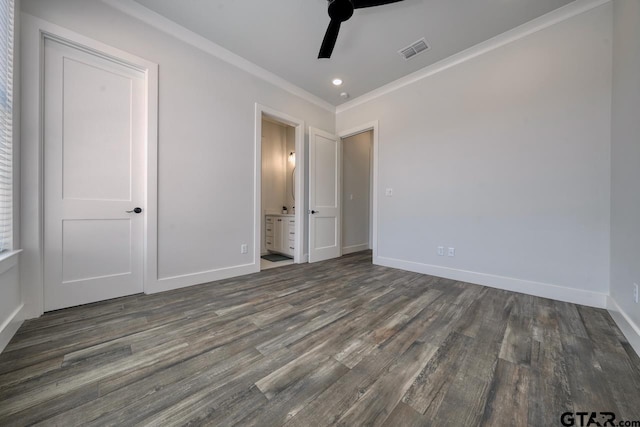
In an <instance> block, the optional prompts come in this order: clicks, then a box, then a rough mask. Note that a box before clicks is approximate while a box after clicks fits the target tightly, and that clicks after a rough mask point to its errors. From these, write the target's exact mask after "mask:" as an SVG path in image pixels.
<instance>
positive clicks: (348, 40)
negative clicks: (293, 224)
mask: <svg viewBox="0 0 640 427" xmlns="http://www.w3.org/2000/svg"><path fill="white" fill-rule="evenodd" d="M136 1H137V2H138V3H140V4H141V5H143V6H145V7H147V8H149V9H151V10H153V11H154V12H157V13H159V14H160V15H163V16H164V17H166V18H168V19H170V20H172V21H174V22H176V23H177V24H180V25H182V26H183V27H186V28H187V29H189V30H191V31H193V32H195V33H197V34H199V35H201V36H203V37H205V38H207V39H209V40H211V41H212V42H214V43H216V44H218V45H220V46H222V47H224V48H226V49H228V50H230V51H232V52H233V53H235V54H237V55H239V56H241V57H243V58H245V59H247V60H249V61H251V62H253V63H254V64H256V65H259V66H260V67H262V68H264V69H266V70H268V71H270V72H272V73H274V74H276V75H278V76H280V77H282V78H283V79H285V80H287V81H289V82H291V83H293V84H295V85H297V86H299V87H301V88H302V89H305V90H306V91H308V92H311V93H312V94H314V95H316V96H318V97H320V98H322V99H324V100H326V101H327V102H329V103H331V104H333V105H339V104H341V103H343V102H346V100H344V99H342V98H340V92H343V91H346V92H348V93H349V95H350V98H351V99H353V98H355V97H358V96H360V95H363V94H365V93H367V92H369V91H371V90H373V89H376V88H378V87H380V86H383V85H385V84H387V83H390V82H392V81H394V80H396V79H399V78H401V77H403V76H406V75H407V74H410V73H412V72H414V71H417V70H419V69H421V68H424V67H426V66H428V65H431V64H433V63H435V62H437V61H439V60H441V59H444V58H447V57H449V56H451V55H453V54H455V53H458V52H460V51H462V50H465V49H467V48H469V47H471V46H474V45H476V44H478V43H480V42H483V41H485V40H487V39H490V38H491V37H494V36H497V35H498V34H501V33H503V32H505V31H507V30H510V29H512V28H515V27H517V26H519V25H521V24H524V23H526V22H528V21H531V20H532V19H535V18H537V17H539V16H541V15H544V14H545V13H548V12H551V11H552V10H555V9H557V8H559V7H561V6H564V5H566V4H568V3H571V1H572V0H404V1H402V2H399V3H395V4H390V5H386V6H380V7H374V8H368V9H359V10H356V12H355V13H354V15H353V17H352V18H351V19H350V20H349V21H347V22H345V23H343V25H342V28H341V30H340V36H339V37H338V43H337V44H336V47H335V50H334V52H333V56H332V58H331V59H322V60H319V59H317V56H318V50H319V49H320V44H321V42H322V38H323V37H324V33H325V31H326V27H327V24H328V23H329V17H328V15H327V0H276V1H265V0H241V1H239V0H181V1H175V0H136ZM422 37H425V38H426V40H427V42H428V43H429V45H430V46H431V50H429V51H427V52H425V53H422V54H420V55H418V56H416V57H414V58H413V59H411V60H409V61H405V60H404V59H403V58H402V57H401V56H400V55H399V54H398V53H397V51H398V50H399V49H401V48H404V47H406V46H407V45H409V44H411V43H413V42H414V41H416V40H418V39H420V38H422ZM334 77H340V78H341V79H342V80H344V84H343V86H342V87H341V88H336V87H334V86H333V85H332V84H331V80H332V79H333V78H334Z"/></svg>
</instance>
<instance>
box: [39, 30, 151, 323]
mask: <svg viewBox="0 0 640 427" xmlns="http://www.w3.org/2000/svg"><path fill="white" fill-rule="evenodd" d="M44 56H45V59H44V64H45V65H44V131H43V139H44V166H45V168H44V169H45V171H44V178H45V180H44V181H45V183H44V199H45V200H44V291H45V295H44V303H45V304H44V308H45V311H49V310H55V309H59V308H64V307H71V306H75V305H79V304H86V303H90V302H95V301H100V300H105V299H110V298H115V297H120V296H124V295H130V294H135V293H139V292H142V291H143V243H144V242H143V239H144V215H143V214H136V213H133V212H131V213H127V212H126V211H130V210H133V209H134V208H136V207H140V208H142V209H144V208H145V206H144V204H143V203H144V197H145V194H144V177H145V173H146V170H145V163H144V162H145V144H146V125H147V123H146V109H147V105H146V104H147V103H146V80H145V79H146V77H145V74H144V73H143V72H142V71H140V70H136V69H134V68H132V67H129V66H127V65H125V64H124V63H119V62H117V61H116V60H112V59H110V58H108V57H106V56H100V55H98V54H93V53H91V52H89V51H85V50H81V49H78V48H75V47H72V46H70V45H66V44H63V43H60V42H57V41H54V40H50V39H45V55H44Z"/></svg>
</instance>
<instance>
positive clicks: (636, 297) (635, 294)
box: [633, 283, 640, 304]
mask: <svg viewBox="0 0 640 427" xmlns="http://www.w3.org/2000/svg"><path fill="white" fill-rule="evenodd" d="M639 297H640V295H638V284H637V283H634V284H633V300H634V301H635V303H636V304H638V298H639Z"/></svg>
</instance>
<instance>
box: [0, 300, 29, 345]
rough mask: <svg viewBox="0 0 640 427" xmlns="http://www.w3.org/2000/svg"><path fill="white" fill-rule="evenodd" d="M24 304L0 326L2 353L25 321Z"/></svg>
mask: <svg viewBox="0 0 640 427" xmlns="http://www.w3.org/2000/svg"><path fill="white" fill-rule="evenodd" d="M23 308H24V304H20V306H19V307H18V308H16V309H15V310H14V311H13V313H11V316H9V318H8V319H7V320H5V321H4V322H3V323H2V325H0V353H2V351H3V350H4V349H5V347H6V346H7V344H9V341H11V338H13V336H14V335H15V334H16V332H18V329H20V326H21V325H22V322H23V321H24V312H23Z"/></svg>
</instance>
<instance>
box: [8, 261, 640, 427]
mask: <svg viewBox="0 0 640 427" xmlns="http://www.w3.org/2000/svg"><path fill="white" fill-rule="evenodd" d="M577 411H586V412H592V411H607V412H614V413H615V414H616V416H617V419H618V420H640V358H638V356H637V355H636V354H635V353H634V352H633V350H632V349H631V347H630V346H629V344H628V342H627V341H626V339H625V338H624V336H623V335H622V333H621V332H620V330H619V329H618V328H617V327H616V325H615V324H614V322H613V320H612V319H611V317H610V316H609V314H608V313H607V312H606V311H605V310H599V309H594V308H589V307H583V306H577V305H574V304H567V303H562V302H557V301H552V300H547V299H543V298H535V297H532V296H527V295H522V294H516V293H513V292H506V291H501V290H496V289H491V288H486V287H482V286H476V285H471V284H466V283H460V282H454V281H451V280H445V279H439V278H435V277H431V276H426V275H421V274H415V273H409V272H405V271H400V270H394V269H389V268H384V267H379V266H373V265H371V254H370V253H369V252H364V253H358V254H352V255H349V256H345V257H343V258H340V259H337V260H332V261H327V262H323V263H318V264H306V265H294V266H288V267H283V268H279V269H273V270H269V271H265V272H262V273H259V274H254V275H250V276H244V277H241V278H235V279H231V280H225V281H220V282H216V283H210V284H207V285H201V286H196V287H191V288H187V289H182V290H176V291H171V292H166V293H162V294H156V295H150V296H145V295H136V296H132V297H126V298H120V299H116V300H111V301H106V302H102V303H96V304H91V305H87V306H82V307H76V308H71V309H67V310H61V311H57V312H52V313H47V314H45V315H44V316H43V317H41V318H40V319H35V320H30V321H28V322H26V323H25V324H24V325H23V326H22V327H21V328H20V330H19V331H18V333H17V334H16V336H15V337H14V339H13V340H12V341H11V343H10V344H9V345H8V347H7V348H6V350H5V351H4V352H3V353H2V354H1V355H0V425H2V426H13V425H16V426H22V425H33V424H35V425H43V426H65V427H68V426H76V425H83V426H84V425H87V426H104V425H114V426H115V425H117V426H122V425H127V426H128V425H158V426H169V425H185V424H188V425H215V426H227V425H242V426H281V425H284V426H287V427H292V426H329V425H340V426H358V425H368V426H369V425H375V426H428V425H434V426H446V425H451V426H477V425H487V426H536V427H537V426H555V425H561V424H560V416H561V415H562V413H564V412H577Z"/></svg>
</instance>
